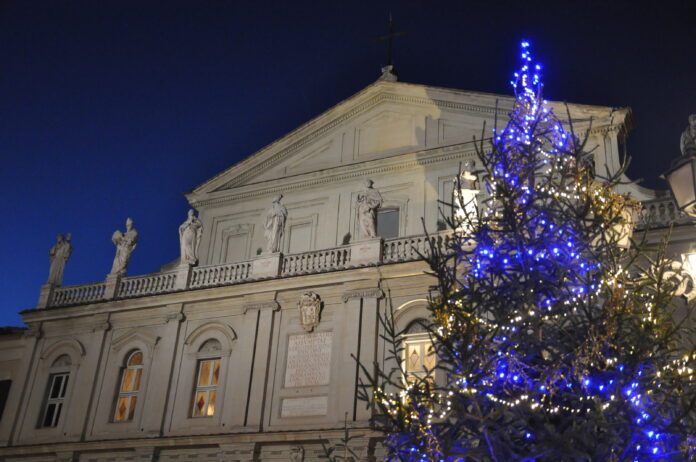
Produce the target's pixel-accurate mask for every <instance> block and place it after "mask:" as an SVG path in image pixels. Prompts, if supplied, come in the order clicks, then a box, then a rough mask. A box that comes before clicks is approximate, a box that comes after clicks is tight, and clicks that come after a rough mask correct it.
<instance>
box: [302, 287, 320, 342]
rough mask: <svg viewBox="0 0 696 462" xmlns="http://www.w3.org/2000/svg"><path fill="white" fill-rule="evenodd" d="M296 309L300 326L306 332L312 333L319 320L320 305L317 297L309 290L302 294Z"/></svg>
mask: <svg viewBox="0 0 696 462" xmlns="http://www.w3.org/2000/svg"><path fill="white" fill-rule="evenodd" d="M297 308H298V309H299V310H300V325H301V326H302V328H303V329H304V330H305V331H306V332H312V330H314V328H315V327H317V326H318V325H319V321H320V320H321V308H322V303H321V299H320V298H319V295H317V294H316V293H314V292H312V291H311V290H309V291H306V292H303V293H302V295H300V301H299V303H298V304H297Z"/></svg>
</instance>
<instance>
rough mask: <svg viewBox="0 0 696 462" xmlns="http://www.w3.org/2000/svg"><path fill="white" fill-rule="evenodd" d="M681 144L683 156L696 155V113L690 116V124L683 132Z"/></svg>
mask: <svg viewBox="0 0 696 462" xmlns="http://www.w3.org/2000/svg"><path fill="white" fill-rule="evenodd" d="M679 144H680V148H681V152H682V156H684V157H696V114H691V115H690V116H689V126H688V127H686V129H685V130H684V132H682V135H681V142H680V143H679Z"/></svg>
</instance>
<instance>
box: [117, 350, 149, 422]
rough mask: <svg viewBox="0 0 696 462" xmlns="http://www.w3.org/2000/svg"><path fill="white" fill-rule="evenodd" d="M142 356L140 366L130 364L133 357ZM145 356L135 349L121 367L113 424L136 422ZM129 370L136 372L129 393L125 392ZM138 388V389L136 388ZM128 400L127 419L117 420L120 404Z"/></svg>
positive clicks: (132, 376) (141, 351)
mask: <svg viewBox="0 0 696 462" xmlns="http://www.w3.org/2000/svg"><path fill="white" fill-rule="evenodd" d="M137 354H140V364H130V362H131V360H132V359H133V357H134V356H135V355H137ZM144 363H145V354H144V352H143V350H141V349H135V350H133V351H131V352H130V353H128V355H127V356H126V360H125V361H124V365H123V366H121V370H120V373H119V379H118V382H117V383H118V385H117V386H118V388H117V389H116V399H115V400H114V407H113V410H112V412H111V422H113V423H129V422H133V420H135V410H136V406H137V405H138V395H139V394H140V389H141V387H142V384H143V375H144V369H145V364H144ZM129 370H132V371H134V372H133V374H132V375H131V389H130V390H128V391H124V390H123V382H124V380H125V379H126V377H127V375H128V374H127V373H128V371H129ZM136 386H137V388H136ZM126 398H127V399H128V407H127V413H126V415H125V418H123V419H117V415H118V407H119V403H120V402H121V400H122V399H126Z"/></svg>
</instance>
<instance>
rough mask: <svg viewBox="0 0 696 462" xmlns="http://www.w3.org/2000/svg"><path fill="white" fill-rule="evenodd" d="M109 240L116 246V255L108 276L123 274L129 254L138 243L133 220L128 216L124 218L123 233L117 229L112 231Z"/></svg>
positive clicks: (126, 267)
mask: <svg viewBox="0 0 696 462" xmlns="http://www.w3.org/2000/svg"><path fill="white" fill-rule="evenodd" d="M111 242H113V243H114V245H115V246H116V256H115V257H114V264H113V265H112V266H111V272H110V273H109V274H108V276H124V275H125V274H126V269H128V262H129V261H130V257H131V254H132V253H133V251H134V250H135V246H136V244H137V243H138V232H137V231H136V230H135V228H133V220H131V219H130V218H128V219H127V220H126V232H125V233H121V231H119V230H116V231H114V234H113V235H112V236H111ZM108 276H107V277H108Z"/></svg>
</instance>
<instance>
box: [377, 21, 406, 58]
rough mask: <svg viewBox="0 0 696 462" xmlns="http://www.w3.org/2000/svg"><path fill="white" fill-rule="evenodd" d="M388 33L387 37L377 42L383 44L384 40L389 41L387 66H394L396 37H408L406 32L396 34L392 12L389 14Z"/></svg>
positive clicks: (378, 39)
mask: <svg viewBox="0 0 696 462" xmlns="http://www.w3.org/2000/svg"><path fill="white" fill-rule="evenodd" d="M387 32H388V34H387V35H383V36H381V37H378V38H377V41H378V42H382V41H384V40H387V66H393V65H394V62H393V48H394V39H395V38H396V37H403V36H404V35H406V32H394V21H392V15H391V12H390V13H389V23H388V24H387Z"/></svg>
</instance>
